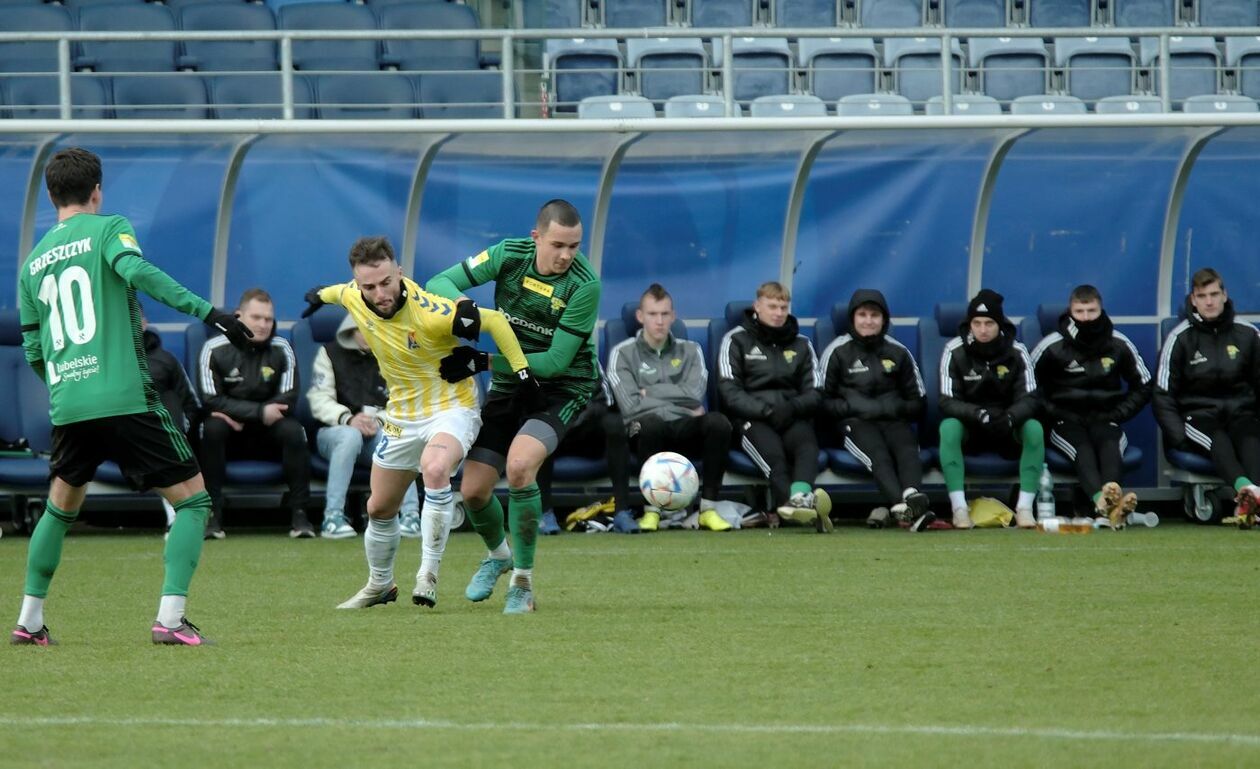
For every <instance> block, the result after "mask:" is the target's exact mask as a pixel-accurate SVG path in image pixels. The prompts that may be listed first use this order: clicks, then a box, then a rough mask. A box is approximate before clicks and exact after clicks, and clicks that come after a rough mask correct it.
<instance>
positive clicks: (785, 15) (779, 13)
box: [771, 0, 839, 27]
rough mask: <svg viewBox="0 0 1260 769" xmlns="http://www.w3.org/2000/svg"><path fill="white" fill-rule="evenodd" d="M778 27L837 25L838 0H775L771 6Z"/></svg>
mask: <svg viewBox="0 0 1260 769" xmlns="http://www.w3.org/2000/svg"><path fill="white" fill-rule="evenodd" d="M771 8H772V12H773V14H774V24H775V26H778V27H835V26H838V22H839V19H838V17H837V16H836V0H774V4H773V5H772V6H771Z"/></svg>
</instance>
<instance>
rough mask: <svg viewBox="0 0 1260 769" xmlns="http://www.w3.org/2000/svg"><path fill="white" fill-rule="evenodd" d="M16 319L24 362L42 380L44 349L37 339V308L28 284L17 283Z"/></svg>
mask: <svg viewBox="0 0 1260 769" xmlns="http://www.w3.org/2000/svg"><path fill="white" fill-rule="evenodd" d="M18 319H19V321H20V322H21V324H22V351H23V353H24V354H25V355H26V362H27V363H29V364H30V365H31V368H33V369H35V373H36V374H39V378H40V379H43V378H44V348H43V344H42V343H41V342H40V339H39V307H38V306H36V304H35V297H33V296H31V289H30V286H29V284H28V283H27V282H26V281H24V280H19V281H18Z"/></svg>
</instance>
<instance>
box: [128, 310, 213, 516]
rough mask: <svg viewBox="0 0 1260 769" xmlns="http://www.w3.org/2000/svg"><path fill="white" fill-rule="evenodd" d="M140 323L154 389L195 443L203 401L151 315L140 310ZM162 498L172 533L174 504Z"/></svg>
mask: <svg viewBox="0 0 1260 769" xmlns="http://www.w3.org/2000/svg"><path fill="white" fill-rule="evenodd" d="M142 312H143V308H142ZM140 323H141V327H142V328H143V329H144V351H145V354H146V355H147V356H148V359H149V377H150V378H151V379H152V380H153V389H155V390H157V393H158V396H159V397H161V398H162V406H163V407H165V408H166V411H167V413H169V414H170V415H171V421H172V422H174V423H175V425H176V426H177V427H179V429H180V430H183V431H184V434H185V435H186V436H188V442H189V443H190V444H192V445H193V446H194V447H195V446H196V445H197V442H196V441H195V440H194V438H195V437H196V435H197V432H198V430H199V429H200V426H201V419H202V413H201V401H199V400H197V394H196V393H195V392H193V388H192V384H191V383H190V382H189V381H188V372H187V371H184V367H183V365H182V364H180V362H179V361H178V360H176V359H175V356H174V355H171V354H170V352H168V351H166V350H164V349H162V337H160V336H158V333H157V332H156V331H154V330H153V329H151V328H149V319H148V318H146V317H144V315H143V314H141V316H140ZM159 498H160V499H161V500H162V509H163V510H165V511H166V532H167V534H169V533H170V531H171V526H172V525H173V524H174V523H175V508H174V507H171V503H170V502H167V501H166V498H165V497H161V496H159Z"/></svg>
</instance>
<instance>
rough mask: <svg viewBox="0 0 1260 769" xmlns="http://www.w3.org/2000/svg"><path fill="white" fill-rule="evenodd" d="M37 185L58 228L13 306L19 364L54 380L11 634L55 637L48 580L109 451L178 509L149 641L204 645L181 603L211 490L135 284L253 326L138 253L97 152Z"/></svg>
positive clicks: (72, 152) (24, 274) (72, 151)
mask: <svg viewBox="0 0 1260 769" xmlns="http://www.w3.org/2000/svg"><path fill="white" fill-rule="evenodd" d="M44 179H45V182H46V183H47V186H48V196H49V198H51V199H52V203H53V205H54V206H55V207H56V208H57V224H56V225H55V226H54V227H53V228H52V229H51V230H49V231H48V233H47V234H46V235H44V237H43V239H42V240H40V241H39V243H38V245H36V246H35V249H34V250H33V251H32V252H31V253H30V255H29V256H27V257H26V259H25V261H23V262H22V266H21V268H20V269H19V273H18V304H19V313H20V316H21V322H22V347H23V349H24V350H25V353H26V360H27V362H28V363H30V365H31V367H32V368H33V369H34V370H35V373H36V374H38V375H39V376H40V378H41V379H43V380H44V383H45V384H46V385H47V386H48V400H49V405H50V416H51V418H52V425H53V427H52V459H51V461H50V463H49V474H50V475H51V476H52V483H51V486H50V488H49V491H48V503H47V505H46V506H45V508H44V515H43V517H42V518H40V520H39V524H38V525H37V526H36V527H35V531H34V532H33V533H32V534H31V543H30V549H29V551H28V553H27V560H26V588H25V591H24V596H23V599H22V609H21V614H20V615H19V617H18V625H17V627H16V628H15V629H14V630H13V633H12V635H11V636H10V640H11V642H12V643H13V644H15V645H33V646H48V645H49V644H51V643H53V641H52V639H51V638H50V636H49V633H48V628H47V627H46V626H45V625H44V599H45V597H46V596H47V595H48V586H49V584H50V583H51V582H52V578H53V573H54V572H55V571H56V570H57V565H58V563H59V562H60V561H61V547H62V541H63V540H64V539H65V536H66V531H67V529H69V528H70V525H71V524H72V523H74V520H75V518H76V517H77V516H78V514H79V508H80V507H82V505H83V498H84V496H85V495H86V491H87V483H88V481H90V480H92V476H93V475H95V474H96V468H97V466H99V465H100V463H101V462H103V461H105V460H107V459H110V460H114V461H115V462H117V463H118V466H119V468H121V470H122V471H123V474H124V475H125V476H126V477H127V478H128V480H129V481H130V482H131V483H132V484H133V485H135V486H136V488H139V489H146V488H156V489H157V490H158V492H159V493H161V495H162V496H163V497H164V498H165V499H166V501H168V502H170V503H171V505H172V506H173V507H174V508H175V523H174V524H173V525H172V526H171V531H170V537H169V538H168V539H167V542H166V553H165V564H166V576H165V580H164V582H163V585H162V599H161V602H160V604H159V606H158V616H157V621H155V622H154V623H153V628H152V636H153V642H154V643H155V644H170V645H179V646H200V645H202V644H203V643H206V639H205V638H203V637H202V635H201V633H200V632H199V631H198V630H197V628H196V626H195V625H193V624H192V623H190V622H189V621H188V620H187V619H186V618H185V617H184V604H185V601H186V600H187V596H188V585H189V583H190V582H191V581H192V576H193V572H194V571H195V570H196V568H197V561H198V559H199V558H200V557H201V542H202V534H203V532H204V530H205V525H206V516H207V515H208V514H209V512H210V497H209V495H207V494H206V489H205V484H204V483H203V482H202V479H201V470H200V468H199V467H198V466H197V460H196V459H195V458H194V457H193V453H192V449H191V448H189V446H188V441H187V439H185V437H184V435H183V433H182V431H181V430H180V429H179V428H178V427H177V426H176V425H175V424H174V422H173V421H172V420H171V416H170V414H169V413H167V411H166V409H165V408H163V406H162V400H161V398H160V397H159V396H158V393H157V391H156V390H155V389H154V387H153V380H152V379H151V378H150V376H149V362H148V358H147V356H146V353H145V346H144V336H143V330H142V325H141V318H140V305H139V304H138V303H137V301H136V291H137V289H138V290H140V291H143V292H144V293H146V294H148V295H149V296H151V297H153V298H154V299H156V300H158V301H159V302H161V303H163V304H165V305H167V306H168V307H172V308H174V309H176V310H179V311H181V312H184V313H187V314H189V315H192V316H194V317H196V318H197V319H199V320H202V321H204V322H205V323H207V324H209V325H211V326H213V327H215V328H217V329H218V330H220V331H222V332H223V333H224V334H225V335H226V336H227V337H228V339H229V340H231V341H232V343H233V344H237V345H243V344H245V343H246V340H247V339H248V338H249V337H250V336H252V334H251V333H250V331H249V329H248V328H246V327H245V325H244V324H243V323H241V322H240V320H238V319H237V318H236V316H234V315H230V314H228V313H225V312H222V311H219V310H216V309H215V308H214V307H212V306H211V305H210V303H209V302H207V301H206V300H205V299H202V298H201V297H199V296H197V295H196V294H194V293H192V292H190V291H189V290H188V289H186V288H184V287H183V286H181V285H180V284H179V283H176V282H175V281H174V280H173V279H172V278H171V277H170V276H168V275H167V274H166V273H164V272H162V271H161V270H159V269H158V268H156V267H154V266H153V265H152V264H150V263H149V262H147V261H145V259H144V256H143V255H142V254H141V252H140V246H139V244H137V243H136V235H135V232H134V231H133V230H132V229H131V224H130V223H129V222H128V221H127V220H126V219H124V218H123V217H121V216H103V215H101V214H100V213H99V211H100V208H101V160H100V158H98V157H97V156H96V155H94V154H93V153H91V152H88V151H87V150H84V149H81V148H78V147H73V148H69V149H64V150H61V151H60V152H58V153H57V154H55V155H53V157H52V160H50V161H49V162H48V166H47V168H46V169H45V170H44Z"/></svg>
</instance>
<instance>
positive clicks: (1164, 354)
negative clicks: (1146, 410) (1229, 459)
mask: <svg viewBox="0 0 1260 769" xmlns="http://www.w3.org/2000/svg"><path fill="white" fill-rule="evenodd" d="M1257 395H1260V336H1257V332H1256V328H1255V326H1252V325H1251V324H1249V323H1242V322H1239V321H1236V320H1234V302H1233V300H1232V299H1231V300H1227V301H1226V302H1225V310H1224V311H1223V312H1222V313H1221V314H1220V315H1219V316H1217V318H1216V319H1214V320H1211V321H1207V320H1204V319H1203V318H1202V317H1201V316H1200V315H1199V314H1198V313H1197V312H1195V311H1194V307H1193V306H1191V305H1190V299H1189V297H1187V298H1186V320H1184V321H1182V322H1181V323H1179V324H1177V327H1176V328H1174V329H1173V330H1172V332H1170V333H1169V334H1168V338H1167V339H1165V340H1164V346H1163V348H1162V351H1161V352H1160V355H1159V368H1158V370H1157V372H1156V376H1155V394H1154V400H1153V403H1152V408H1153V409H1154V411H1155V418H1156V419H1157V420H1159V426H1160V428H1161V429H1162V430H1163V431H1164V436H1165V437H1166V438H1167V439H1168V443H1169V445H1171V446H1181V445H1182V444H1184V443H1185V441H1186V427H1185V418H1186V417H1188V416H1204V417H1215V418H1218V419H1222V420H1229V419H1234V418H1236V417H1240V416H1256V415H1257V414H1258V413H1260V407H1258V406H1257V404H1256V397H1257Z"/></svg>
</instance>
